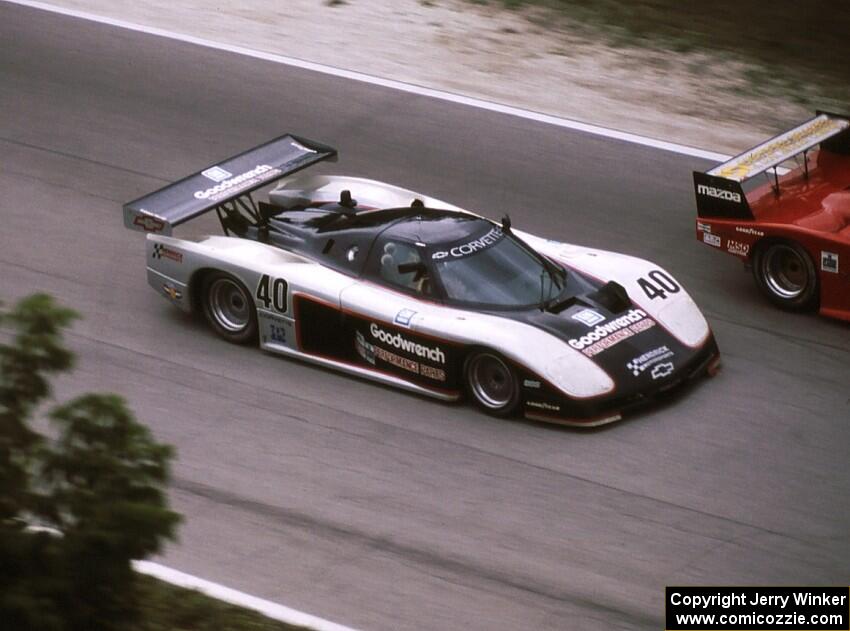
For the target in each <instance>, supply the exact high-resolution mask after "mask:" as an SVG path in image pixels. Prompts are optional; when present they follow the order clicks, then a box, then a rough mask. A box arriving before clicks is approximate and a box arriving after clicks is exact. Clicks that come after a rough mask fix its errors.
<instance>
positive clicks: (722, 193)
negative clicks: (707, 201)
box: [697, 184, 741, 204]
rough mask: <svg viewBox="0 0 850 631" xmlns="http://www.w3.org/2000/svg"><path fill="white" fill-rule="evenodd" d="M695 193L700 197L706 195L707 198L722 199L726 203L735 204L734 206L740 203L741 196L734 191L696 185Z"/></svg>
mask: <svg viewBox="0 0 850 631" xmlns="http://www.w3.org/2000/svg"><path fill="white" fill-rule="evenodd" d="M697 193H699V194H700V195H708V196H709V197H714V198H716V199H722V200H724V201H727V202H735V203H736V204H740V203H741V194H740V193H736V192H735V191H727V190H725V189H722V188H716V187H714V186H707V185H706V184H697Z"/></svg>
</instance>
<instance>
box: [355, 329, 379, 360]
mask: <svg viewBox="0 0 850 631" xmlns="http://www.w3.org/2000/svg"><path fill="white" fill-rule="evenodd" d="M354 348H355V349H356V350H357V354H358V355H360V357H362V358H363V359H365V360H366V361H367V362H369V363H370V364H372V365H373V366H374V365H375V347H374V346H373V345H372V344H370V343H369V342H367V341H366V338H365V337H363V334H362V333H361V332H360V331H356V332H355V333H354Z"/></svg>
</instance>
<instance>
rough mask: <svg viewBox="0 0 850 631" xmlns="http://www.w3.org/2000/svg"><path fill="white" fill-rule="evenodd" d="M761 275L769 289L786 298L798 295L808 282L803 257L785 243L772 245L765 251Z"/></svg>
mask: <svg viewBox="0 0 850 631" xmlns="http://www.w3.org/2000/svg"><path fill="white" fill-rule="evenodd" d="M762 276H763V277H764V281H765V283H766V284H767V286H768V288H769V289H770V291H772V292H773V293H774V294H776V295H777V296H779V297H781V298H786V299H794V298H797V297H799V296H800V295H801V294H802V293H803V292H804V291H805V290H806V286H807V285H808V283H809V279H808V274H807V272H806V263H805V261H804V260H803V257H802V256H801V255H800V253H799V252H797V250H795V249H794V248H792V247H790V246H787V245H774V246H773V247H771V248H770V249H769V250H768V251H767V252H766V253H765V256H764V261H763V263H762Z"/></svg>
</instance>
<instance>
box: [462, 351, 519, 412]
mask: <svg viewBox="0 0 850 631" xmlns="http://www.w3.org/2000/svg"><path fill="white" fill-rule="evenodd" d="M464 373H465V376H466V386H467V388H468V389H469V393H470V394H471V395H472V397H473V398H474V399H475V403H476V404H478V406H479V407H481V408H483V409H484V410H485V411H486V412H488V413H489V414H492V415H493V416H510V415H511V414H513V413H514V412H515V411H516V409H517V408H518V407H519V404H520V401H521V395H520V388H519V379H518V378H517V375H516V371H515V370H514V369H513V368H511V367H510V366H509V365H508V363H507V362H506V361H505V360H504V359H503V358H502V357H501V356H499V355H497V354H496V353H493V352H491V351H475V352H473V353H472V354H471V355H470V356H469V357H468V358H467V360H466V363H465V370H464Z"/></svg>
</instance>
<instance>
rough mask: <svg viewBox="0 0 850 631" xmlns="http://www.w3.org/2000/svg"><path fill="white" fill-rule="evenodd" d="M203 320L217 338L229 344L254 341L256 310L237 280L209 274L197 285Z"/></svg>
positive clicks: (218, 274)
mask: <svg viewBox="0 0 850 631" xmlns="http://www.w3.org/2000/svg"><path fill="white" fill-rule="evenodd" d="M200 297H201V304H202V305H203V310H204V317H206V319H207V322H209V324H210V327H212V329H213V331H215V332H216V333H217V334H218V335H219V337H221V338H223V339H225V340H227V341H228V342H231V343H233V344H251V343H255V342H256V340H257V329H258V327H257V310H256V309H255V308H254V301H253V300H252V299H251V294H250V293H249V292H248V290H247V289H246V288H245V285H243V284H242V283H241V282H239V280H238V279H237V278H235V277H233V276H231V275H230V274H225V273H224V272H210V273H208V274H206V275H205V276H204V277H203V279H202V281H201V292H200Z"/></svg>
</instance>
